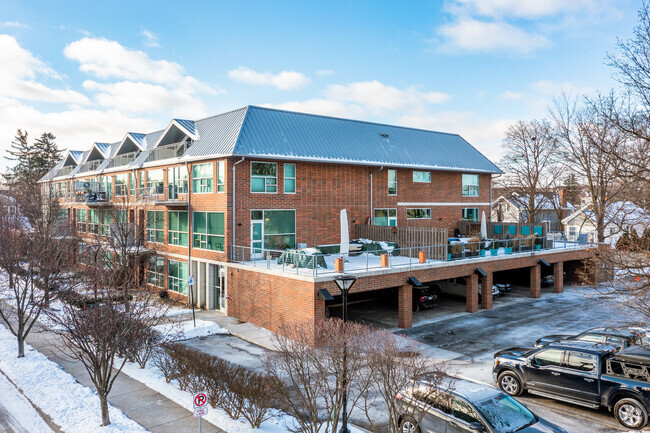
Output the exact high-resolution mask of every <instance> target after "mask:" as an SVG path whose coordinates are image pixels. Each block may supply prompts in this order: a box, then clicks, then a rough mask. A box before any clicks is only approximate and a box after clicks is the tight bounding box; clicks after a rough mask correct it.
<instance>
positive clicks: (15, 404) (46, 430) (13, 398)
mask: <svg viewBox="0 0 650 433" xmlns="http://www.w3.org/2000/svg"><path fill="white" fill-rule="evenodd" d="M0 395H1V396H2V406H3V407H4V408H5V409H6V410H7V412H9V413H10V414H11V416H13V417H14V419H15V421H16V422H17V423H18V424H19V425H20V426H21V427H23V428H24V429H25V430H27V431H30V432H39V433H54V432H53V431H52V429H51V428H50V426H48V425H47V424H46V423H45V421H43V418H41V416H40V415H39V414H38V412H36V409H34V408H33V407H32V404H31V403H30V402H29V400H27V399H26V398H25V396H23V395H22V394H21V393H20V392H19V391H18V390H17V389H16V387H15V386H13V385H12V384H11V382H9V381H8V380H7V378H6V377H5V376H4V374H1V373H0ZM4 421H5V422H9V424H10V425H11V424H13V422H12V420H6V419H5V420H4Z"/></svg>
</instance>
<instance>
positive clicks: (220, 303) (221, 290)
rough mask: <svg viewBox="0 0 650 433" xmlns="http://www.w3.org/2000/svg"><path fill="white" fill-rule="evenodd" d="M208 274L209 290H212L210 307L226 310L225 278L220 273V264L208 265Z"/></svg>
mask: <svg viewBox="0 0 650 433" xmlns="http://www.w3.org/2000/svg"><path fill="white" fill-rule="evenodd" d="M209 266H210V268H209V270H208V274H209V275H210V290H212V296H211V299H212V305H210V308H211V309H215V310H220V311H223V312H224V313H225V312H226V284H225V282H226V279H225V277H224V276H223V275H222V272H221V271H222V269H223V267H222V266H219V265H212V264H211V265H209Z"/></svg>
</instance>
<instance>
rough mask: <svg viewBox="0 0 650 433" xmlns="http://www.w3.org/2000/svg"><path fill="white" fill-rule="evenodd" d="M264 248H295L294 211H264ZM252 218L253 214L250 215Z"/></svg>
mask: <svg viewBox="0 0 650 433" xmlns="http://www.w3.org/2000/svg"><path fill="white" fill-rule="evenodd" d="M263 213H264V215H263V218H264V248H268V249H272V250H285V249H287V248H295V247H296V211H294V210H265V211H263ZM251 216H253V213H251Z"/></svg>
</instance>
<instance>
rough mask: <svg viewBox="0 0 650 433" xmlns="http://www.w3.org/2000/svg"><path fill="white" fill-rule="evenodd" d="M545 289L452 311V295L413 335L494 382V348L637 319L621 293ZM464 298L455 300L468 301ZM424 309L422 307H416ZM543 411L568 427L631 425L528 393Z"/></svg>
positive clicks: (452, 364)
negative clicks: (536, 293)
mask: <svg viewBox="0 0 650 433" xmlns="http://www.w3.org/2000/svg"><path fill="white" fill-rule="evenodd" d="M550 291H551V290H550V289H545V290H543V293H542V297H541V298H540V299H530V298H527V297H526V296H527V290H524V288H522V287H515V288H513V293H512V294H511V295H510V296H506V297H504V298H502V299H499V300H496V302H495V308H494V309H493V310H481V311H479V312H478V313H476V314H467V313H462V312H457V313H453V312H449V313H447V311H450V310H451V311H453V310H454V308H456V309H458V307H454V303H452V302H453V301H452V300H450V301H449V305H445V304H444V303H443V304H441V310H442V309H443V308H444V309H445V311H444V312H443V311H439V313H442V314H439V316H438V317H437V318H435V314H436V312H435V310H434V311H427V312H426V313H425V314H426V315H430V317H431V318H430V319H428V320H429V321H428V322H427V319H423V318H421V319H419V320H420V325H419V326H418V325H416V324H415V315H414V327H413V328H411V329H408V330H403V331H399V333H401V334H404V335H408V336H410V337H412V338H414V339H416V340H418V341H420V342H421V343H423V344H426V345H428V346H431V347H432V348H439V349H444V350H446V351H450V352H452V353H454V354H455V356H452V358H453V359H452V360H450V361H448V365H449V368H450V369H452V370H453V371H455V372H457V373H459V374H462V375H465V376H469V377H472V378H474V379H478V380H481V381H483V382H487V383H492V365H493V354H494V353H495V352H497V351H499V350H502V349H507V348H509V347H514V346H528V347H532V346H533V345H534V342H535V340H537V339H538V338H539V337H542V336H544V335H549V334H577V333H579V332H582V331H584V330H587V329H590V328H594V327H600V326H612V327H616V326H623V325H625V324H627V323H629V322H630V321H632V320H634V317H633V316H632V315H631V313H628V312H627V311H626V310H625V309H623V308H621V306H620V304H619V302H618V301H617V299H616V298H615V297H613V296H610V295H601V294H598V293H597V292H596V291H595V290H593V289H592V288H588V287H579V286H576V287H571V286H569V287H566V288H565V293H562V294H553V293H550ZM463 301H464V300H462V299H461V300H459V301H455V304H458V305H461V304H462V305H464V304H463ZM416 314H420V313H416ZM520 399H521V401H524V402H525V403H526V404H528V405H529V406H530V408H531V409H532V410H533V411H534V412H536V413H537V414H538V415H540V416H543V417H545V418H547V419H549V420H551V421H552V422H555V423H556V424H558V425H560V426H563V427H564V428H565V429H567V431H569V432H576V433H582V432H584V433H594V432H596V433H598V432H615V431H626V429H624V428H622V427H621V426H620V425H619V424H618V422H617V421H616V420H615V418H614V417H613V415H612V414H610V413H609V412H608V411H607V410H605V409H602V410H591V409H586V408H582V407H579V406H573V405H570V404H567V403H561V402H556V401H554V400H550V399H546V398H543V397H536V396H531V395H528V394H524V396H522V397H520Z"/></svg>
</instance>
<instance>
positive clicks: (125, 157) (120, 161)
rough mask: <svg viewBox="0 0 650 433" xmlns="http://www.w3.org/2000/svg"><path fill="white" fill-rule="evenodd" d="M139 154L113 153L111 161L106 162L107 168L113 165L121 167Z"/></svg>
mask: <svg viewBox="0 0 650 433" xmlns="http://www.w3.org/2000/svg"><path fill="white" fill-rule="evenodd" d="M138 155H140V152H129V153H123V154H121V155H115V157H113V159H112V160H111V162H109V163H108V168H113V167H122V166H123V165H129V164H131V163H132V162H133V161H135V159H136V158H137V157H138Z"/></svg>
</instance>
